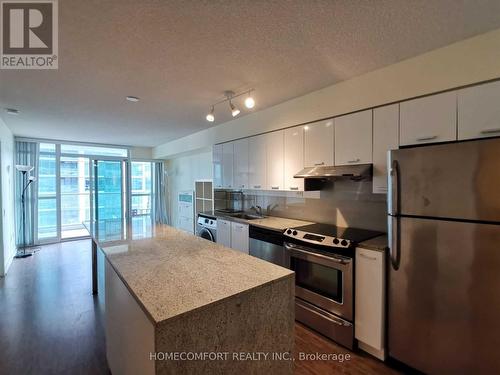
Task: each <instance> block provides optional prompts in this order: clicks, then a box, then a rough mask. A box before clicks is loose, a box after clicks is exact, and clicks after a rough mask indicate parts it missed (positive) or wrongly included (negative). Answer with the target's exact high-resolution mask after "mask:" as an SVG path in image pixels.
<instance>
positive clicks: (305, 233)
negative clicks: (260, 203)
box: [284, 224, 383, 248]
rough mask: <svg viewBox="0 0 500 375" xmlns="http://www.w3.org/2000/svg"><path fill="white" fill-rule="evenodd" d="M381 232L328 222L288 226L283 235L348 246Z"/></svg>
mask: <svg viewBox="0 0 500 375" xmlns="http://www.w3.org/2000/svg"><path fill="white" fill-rule="evenodd" d="M381 234H383V233H381V232H377V231H372V230H367V229H359V228H342V227H337V226H335V225H328V224H310V225H304V226H301V227H296V228H288V229H286V230H285V232H284V235H285V236H286V237H289V238H293V239H294V240H296V241H298V242H304V243H307V244H315V245H319V246H327V247H339V248H350V247H353V246H355V244H357V243H359V242H362V241H366V240H368V239H370V238H373V237H377V236H379V235H381Z"/></svg>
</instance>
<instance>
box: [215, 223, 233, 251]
mask: <svg viewBox="0 0 500 375" xmlns="http://www.w3.org/2000/svg"><path fill="white" fill-rule="evenodd" d="M217 243H218V244H221V245H223V246H226V247H231V222H230V221H228V220H221V219H217Z"/></svg>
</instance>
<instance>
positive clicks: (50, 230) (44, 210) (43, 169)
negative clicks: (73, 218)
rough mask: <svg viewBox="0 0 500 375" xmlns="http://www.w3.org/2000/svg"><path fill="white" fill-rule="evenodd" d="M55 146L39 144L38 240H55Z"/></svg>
mask: <svg viewBox="0 0 500 375" xmlns="http://www.w3.org/2000/svg"><path fill="white" fill-rule="evenodd" d="M55 147H56V146H55V144H47V143H41V144H40V157H39V160H38V215H37V223H38V240H39V241H45V240H47V239H51V238H57V187H56V185H57V181H56V173H57V170H56V168H57V167H56V151H55V150H56V148H55Z"/></svg>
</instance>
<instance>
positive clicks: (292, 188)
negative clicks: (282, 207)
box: [290, 186, 299, 190]
mask: <svg viewBox="0 0 500 375" xmlns="http://www.w3.org/2000/svg"><path fill="white" fill-rule="evenodd" d="M290 190H299V187H298V186H290Z"/></svg>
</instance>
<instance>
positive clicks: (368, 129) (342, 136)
mask: <svg viewBox="0 0 500 375" xmlns="http://www.w3.org/2000/svg"><path fill="white" fill-rule="evenodd" d="M371 162H372V110H371V109H370V110H367V111H362V112H357V113H351V114H350V115H345V116H341V117H337V118H336V119H335V165H353V164H369V163H371Z"/></svg>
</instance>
